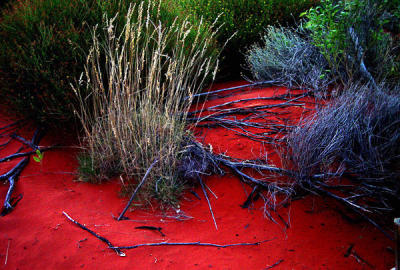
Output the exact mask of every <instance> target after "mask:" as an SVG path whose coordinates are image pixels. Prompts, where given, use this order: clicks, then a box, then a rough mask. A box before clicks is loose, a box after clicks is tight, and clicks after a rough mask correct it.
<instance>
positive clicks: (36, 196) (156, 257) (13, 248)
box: [0, 82, 394, 269]
mask: <svg viewBox="0 0 400 270" xmlns="http://www.w3.org/2000/svg"><path fill="white" fill-rule="evenodd" d="M240 83H243V82H240ZM237 84H239V83H234V84H224V85H216V86H215V87H216V88H223V87H229V86H233V85H237ZM284 91H286V90H285V89H284V88H264V89H254V90H252V91H250V92H245V93H243V94H240V95H236V96H231V97H226V98H223V99H215V100H211V101H209V102H208V103H207V104H206V106H212V105H215V104H218V103H223V102H226V101H228V100H233V99H237V98H248V97H254V96H267V95H269V96H270V95H272V94H273V93H274V92H278V93H282V92H284ZM264 103H265V102H264ZM269 103H270V102H269ZM235 106H236V105H235ZM237 106H239V105H237ZM241 106H243V104H241ZM301 113H302V109H301V108H297V109H294V110H291V118H292V119H296V118H299V117H300V115H301ZM0 118H3V120H2V121H1V123H0V124H1V125H0V126H3V125H5V124H6V123H10V122H11V120H6V119H5V114H4V113H3V117H0ZM33 130H34V128H33V127H26V128H24V130H22V131H20V134H21V135H22V136H25V137H26V138H31V136H32V133H33ZM202 133H203V135H204V136H205V139H204V143H206V144H208V143H210V144H211V145H212V146H213V149H214V151H216V152H224V153H227V154H228V155H231V156H233V157H239V158H255V157H259V156H260V153H261V154H263V153H264V150H267V151H268V150H271V149H269V148H268V147H263V146H262V145H261V144H259V143H256V142H254V141H250V140H248V139H245V138H242V137H238V136H236V135H234V134H233V132H230V131H227V130H225V129H221V128H217V129H204V130H203V132H202ZM62 137H63V136H62V135H59V134H57V132H54V131H53V132H50V133H49V134H47V135H46V137H45V138H44V139H43V140H42V142H41V145H51V144H53V143H58V142H60V140H61V139H65V138H62ZM4 142H5V139H4V138H0V144H1V143H4ZM20 145H21V144H20V143H19V142H13V143H12V144H10V145H9V146H7V148H5V149H3V150H1V152H0V153H1V155H0V156H1V157H3V156H5V155H7V154H12V153H14V152H15V151H16V150H17V149H18V148H19V147H20ZM77 151H78V150H77V149H76V148H72V147H71V148H62V149H57V150H53V151H49V152H46V153H45V155H44V160H43V161H42V163H41V164H40V163H36V162H34V161H33V160H31V161H30V163H29V165H28V166H27V167H26V168H25V170H24V171H23V172H22V175H21V177H20V179H19V182H18V184H17V189H16V191H15V195H17V194H20V193H22V194H23V195H24V197H23V199H22V200H21V201H20V203H19V204H18V205H17V207H16V208H15V210H14V211H13V212H11V213H10V214H9V215H7V216H5V217H0V269H80V268H82V269H95V268H97V269H210V268H213V269H266V268H267V267H268V266H271V265H273V264H274V263H276V262H278V261H280V260H283V261H282V262H281V263H280V264H278V265H277V266H275V267H273V269H369V268H370V267H369V266H367V265H366V264H365V263H363V262H358V261H357V258H356V257H354V256H349V257H345V256H344V255H345V253H346V251H347V249H348V248H349V246H350V245H351V244H353V245H354V248H353V250H354V251H355V252H356V253H357V254H358V255H359V256H360V257H361V258H363V259H364V260H365V261H368V263H369V264H371V265H373V266H374V267H375V269H389V268H390V267H393V265H394V254H393V251H391V250H393V243H392V242H391V241H389V240H388V239H386V238H385V236H384V235H383V234H382V233H381V232H379V231H378V230H376V229H375V228H374V227H372V226H371V225H369V224H366V223H358V224H352V223H349V222H347V221H346V220H344V219H343V218H342V216H341V215H340V214H339V213H338V212H337V211H336V210H335V209H336V207H335V204H334V203H333V202H331V201H329V200H324V199H323V198H319V197H315V196H308V197H306V198H305V199H302V200H297V201H294V202H292V204H291V205H290V206H289V207H288V208H283V209H281V210H280V212H279V213H280V214H281V215H282V216H283V217H284V218H286V219H288V217H290V219H289V220H290V224H291V227H290V228H289V229H287V230H284V226H283V225H282V224H280V225H277V224H275V223H273V222H272V221H270V220H269V219H268V218H265V217H264V216H263V210H262V207H263V203H262V202H261V201H257V202H256V203H254V204H253V205H252V207H251V209H242V208H241V207H240V204H242V203H243V202H244V201H245V200H246V194H245V192H244V189H246V192H250V188H249V187H248V186H243V185H242V184H241V183H240V182H239V180H238V179H237V178H236V177H234V176H232V175H230V174H227V175H226V176H224V177H219V176H210V177H207V178H205V181H206V183H207V185H208V186H209V187H210V189H211V190H213V191H214V193H215V194H216V195H217V196H218V199H216V198H214V197H213V196H211V195H210V200H211V203H212V207H213V210H214V213H215V216H216V220H217V223H218V230H216V229H215V227H214V224H213V221H212V218H211V215H210V212H209V209H208V205H207V203H206V200H205V199H204V197H203V196H202V191H201V189H200V188H197V189H196V192H197V193H198V194H199V195H200V196H201V197H202V199H201V200H198V199H196V197H195V196H193V195H192V194H190V193H187V194H185V195H184V198H183V199H182V203H181V207H180V209H181V211H183V212H184V213H185V214H186V215H188V216H191V217H193V218H192V219H190V220H186V221H178V220H176V219H174V218H172V217H171V216H176V213H167V214H163V213H162V212H160V211H159V210H151V209H147V210H137V209H135V210H134V211H132V212H129V213H128V214H127V216H128V217H129V218H131V219H132V220H133V221H132V220H131V221H120V222H117V221H116V220H114V219H113V218H112V215H118V214H119V213H120V211H121V210H122V209H123V207H124V206H125V204H126V202H127V199H126V198H121V197H119V196H118V194H119V189H120V183H119V181H118V180H117V179H116V180H114V181H111V182H108V183H105V184H101V185H94V184H88V183H82V182H76V181H74V178H75V176H74V175H73V174H71V172H72V173H73V172H75V170H76V168H77V162H76V158H75V156H76V153H77ZM271 157H272V159H271V160H272V161H275V162H277V158H276V157H274V156H271ZM17 162H18V160H14V161H11V162H6V163H0V173H4V172H6V171H7V170H9V169H10V168H12V166H13V165H15V164H16V163H17ZM7 188H8V185H1V186H0V199H1V203H3V200H4V198H5V195H6V192H7ZM63 211H65V212H67V213H68V214H69V215H70V216H71V217H72V218H74V219H76V220H77V221H79V222H81V223H84V224H85V225H86V226H87V227H88V228H90V229H92V230H94V231H96V232H97V233H98V234H100V235H102V236H104V237H106V238H108V239H109V240H110V241H111V242H112V243H113V244H115V245H132V244H137V243H151V242H160V241H169V242H193V241H201V242H209V243H220V244H228V243H238V242H254V241H262V240H271V241H269V242H265V243H263V244H261V245H259V246H238V247H231V248H225V249H222V248H212V247H196V246H188V247H181V246H175V247H169V246H168V247H166V246H163V247H141V248H137V249H133V250H126V257H119V256H117V255H116V253H115V252H114V251H112V250H110V249H108V248H107V246H106V245H105V244H104V243H103V242H101V241H99V240H98V239H96V238H95V237H93V236H92V235H90V234H89V233H87V232H85V231H83V230H82V229H80V228H79V227H77V226H76V225H74V224H73V223H71V222H70V221H68V220H67V219H66V218H65V217H64V216H63V215H62V212H63ZM141 225H147V226H159V227H162V228H163V232H164V233H165V234H166V236H165V237H161V235H160V234H159V233H158V232H154V231H144V230H137V229H135V227H136V226H141Z"/></svg>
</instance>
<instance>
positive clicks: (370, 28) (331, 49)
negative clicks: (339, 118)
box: [302, 0, 400, 84]
mask: <svg viewBox="0 0 400 270" xmlns="http://www.w3.org/2000/svg"><path fill="white" fill-rule="evenodd" d="M393 2H397V6H398V7H397V9H396V8H393ZM392 8H393V9H392ZM398 10H400V1H398V0H396V1H387V0H378V1H372V0H367V1H365V0H352V1H348V0H322V1H321V4H320V5H319V6H317V7H315V8H311V9H310V10H309V11H307V12H305V13H303V14H302V15H303V16H304V15H305V17H306V18H307V22H306V23H305V28H306V29H307V30H309V31H310V35H311V37H312V39H313V44H314V45H315V46H317V47H318V48H319V49H320V51H321V53H322V54H323V55H324V56H325V58H326V60H327V61H328V63H329V67H330V70H331V72H332V74H333V75H334V76H335V77H336V79H337V80H338V81H340V82H341V83H342V84H347V83H348V82H351V81H354V80H358V79H359V78H360V72H359V70H360V68H359V65H360V63H359V61H358V60H357V53H359V49H358V48H356V47H355V45H354V41H353V39H352V37H351V35H350V28H352V29H353V30H354V32H355V34H356V35H357V38H358V42H359V45H360V46H361V48H362V50H363V51H362V53H363V56H362V57H363V60H364V62H365V65H366V66H367V69H368V70H369V72H371V74H372V75H373V76H374V77H375V79H376V80H378V81H380V80H386V82H388V81H389V80H392V81H397V80H398V78H399V73H398V71H399V59H397V60H396V57H395V55H393V52H394V49H395V47H396V46H395V44H394V43H393V42H394V40H393V38H392V37H391V35H390V34H389V33H386V32H385V31H384V25H385V24H387V23H388V20H387V19H386V18H388V16H386V15H385V14H387V13H388V12H394V14H396V12H398ZM384 15H385V16H384ZM389 17H390V16H389ZM392 17H393V16H392Z"/></svg>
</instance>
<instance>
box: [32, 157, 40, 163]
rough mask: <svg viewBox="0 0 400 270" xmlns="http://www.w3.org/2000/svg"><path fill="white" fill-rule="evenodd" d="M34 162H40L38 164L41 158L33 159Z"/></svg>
mask: <svg viewBox="0 0 400 270" xmlns="http://www.w3.org/2000/svg"><path fill="white" fill-rule="evenodd" d="M33 160H34V161H36V162H38V163H39V162H40V161H41V160H40V158H38V157H36V156H34V157H33Z"/></svg>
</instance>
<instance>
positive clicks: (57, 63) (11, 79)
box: [0, 0, 216, 123]
mask: <svg viewBox="0 0 400 270" xmlns="http://www.w3.org/2000/svg"><path fill="white" fill-rule="evenodd" d="M155 1H157V0H155ZM135 2H137V3H138V2H140V1H139V0H110V1H96V0H22V1H14V2H10V5H9V6H8V7H7V8H6V9H4V10H3V11H2V13H1V19H0V98H2V99H5V100H7V101H8V102H9V103H11V105H12V108H13V109H14V108H15V109H16V110H17V112H19V113H22V114H23V115H25V116H29V117H31V118H32V119H34V120H37V121H42V122H44V121H48V120H53V123H54V122H56V123H57V122H59V120H62V121H69V120H71V119H73V110H72V108H71V106H70V105H71V104H72V103H73V102H74V100H75V95H74V94H73V91H72V88H71V86H70V84H71V82H74V81H75V80H77V79H78V78H79V76H80V74H81V73H82V71H83V68H84V64H85V62H86V54H87V53H88V51H89V48H90V46H91V41H92V33H91V32H92V27H93V26H94V25H96V24H99V25H101V24H102V20H103V19H102V18H103V15H104V14H116V13H117V12H118V17H117V18H116V20H117V22H118V23H117V24H116V25H117V27H120V28H122V26H123V25H124V22H123V20H124V18H125V14H126V13H127V9H128V6H129V3H135ZM161 3H162V4H161V8H160V9H159V12H160V14H159V15H157V16H158V17H157V18H158V20H160V21H161V22H162V23H163V24H165V25H171V24H172V23H173V21H174V19H175V17H176V16H177V15H179V14H178V11H177V10H173V9H169V8H168V7H167V6H166V4H165V3H164V2H163V1H161ZM154 12H157V10H155V11H154ZM153 15H154V14H153ZM154 16H155V15H154ZM158 20H157V21H158ZM193 20H194V18H193ZM192 22H193V21H192ZM194 24H195V25H200V24H197V23H196V22H194ZM117 32H118V31H117ZM203 33H204V35H207V30H206V28H204V30H203ZM189 36H193V37H194V35H192V33H190V34H189ZM100 42H102V41H101V40H100ZM211 54H213V55H214V56H215V55H216V51H215V50H213V49H210V55H211ZM54 120H57V121H54Z"/></svg>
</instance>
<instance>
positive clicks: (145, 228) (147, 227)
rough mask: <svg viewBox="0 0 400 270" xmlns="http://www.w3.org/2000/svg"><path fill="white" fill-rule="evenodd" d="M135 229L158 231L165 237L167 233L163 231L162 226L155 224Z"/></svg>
mask: <svg viewBox="0 0 400 270" xmlns="http://www.w3.org/2000/svg"><path fill="white" fill-rule="evenodd" d="M135 229H138V230H150V231H158V232H159V233H160V234H161V236H162V237H165V236H166V235H165V234H164V233H163V232H162V228H161V227H154V226H138V227H135Z"/></svg>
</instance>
